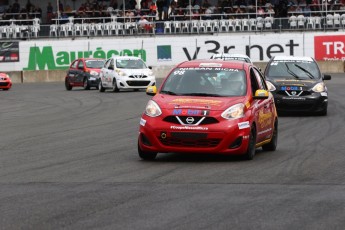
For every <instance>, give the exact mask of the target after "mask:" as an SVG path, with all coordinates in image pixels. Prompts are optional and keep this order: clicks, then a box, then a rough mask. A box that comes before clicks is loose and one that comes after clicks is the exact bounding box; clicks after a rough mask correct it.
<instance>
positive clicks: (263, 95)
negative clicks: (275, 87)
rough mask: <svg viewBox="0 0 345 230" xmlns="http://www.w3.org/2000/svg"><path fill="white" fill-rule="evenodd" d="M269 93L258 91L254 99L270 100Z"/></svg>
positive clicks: (262, 90)
mask: <svg viewBox="0 0 345 230" xmlns="http://www.w3.org/2000/svg"><path fill="white" fill-rule="evenodd" d="M268 95H269V93H268V91H267V90H264V89H258V90H256V91H255V96H254V97H253V99H267V98H268Z"/></svg>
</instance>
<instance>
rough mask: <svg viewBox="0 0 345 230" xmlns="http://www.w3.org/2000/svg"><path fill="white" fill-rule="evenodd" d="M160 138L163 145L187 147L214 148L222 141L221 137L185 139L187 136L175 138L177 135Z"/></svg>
mask: <svg viewBox="0 0 345 230" xmlns="http://www.w3.org/2000/svg"><path fill="white" fill-rule="evenodd" d="M159 140H160V142H161V143H162V144H163V145H166V146H173V147H187V148H214V147H216V146H217V145H218V144H219V143H220V141H221V139H218V138H211V139H185V138H175V137H167V138H165V139H162V138H160V139H159Z"/></svg>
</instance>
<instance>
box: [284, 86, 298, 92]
mask: <svg viewBox="0 0 345 230" xmlns="http://www.w3.org/2000/svg"><path fill="white" fill-rule="evenodd" d="M280 90H283V91H286V90H288V91H290V90H302V87H298V86H282V87H280Z"/></svg>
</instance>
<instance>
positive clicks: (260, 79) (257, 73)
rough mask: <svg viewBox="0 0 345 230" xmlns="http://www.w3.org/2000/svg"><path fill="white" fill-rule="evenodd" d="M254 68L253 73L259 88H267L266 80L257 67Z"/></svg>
mask: <svg viewBox="0 0 345 230" xmlns="http://www.w3.org/2000/svg"><path fill="white" fill-rule="evenodd" d="M253 70H254V73H255V76H256V79H257V81H258V83H259V87H260V89H264V90H267V86H266V82H265V80H264V78H263V76H262V74H261V73H260V71H258V70H257V69H255V68H253Z"/></svg>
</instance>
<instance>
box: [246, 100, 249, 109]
mask: <svg viewBox="0 0 345 230" xmlns="http://www.w3.org/2000/svg"><path fill="white" fill-rule="evenodd" d="M245 105H246V107H247V109H248V108H249V107H250V102H249V101H247V102H246V103H245Z"/></svg>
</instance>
